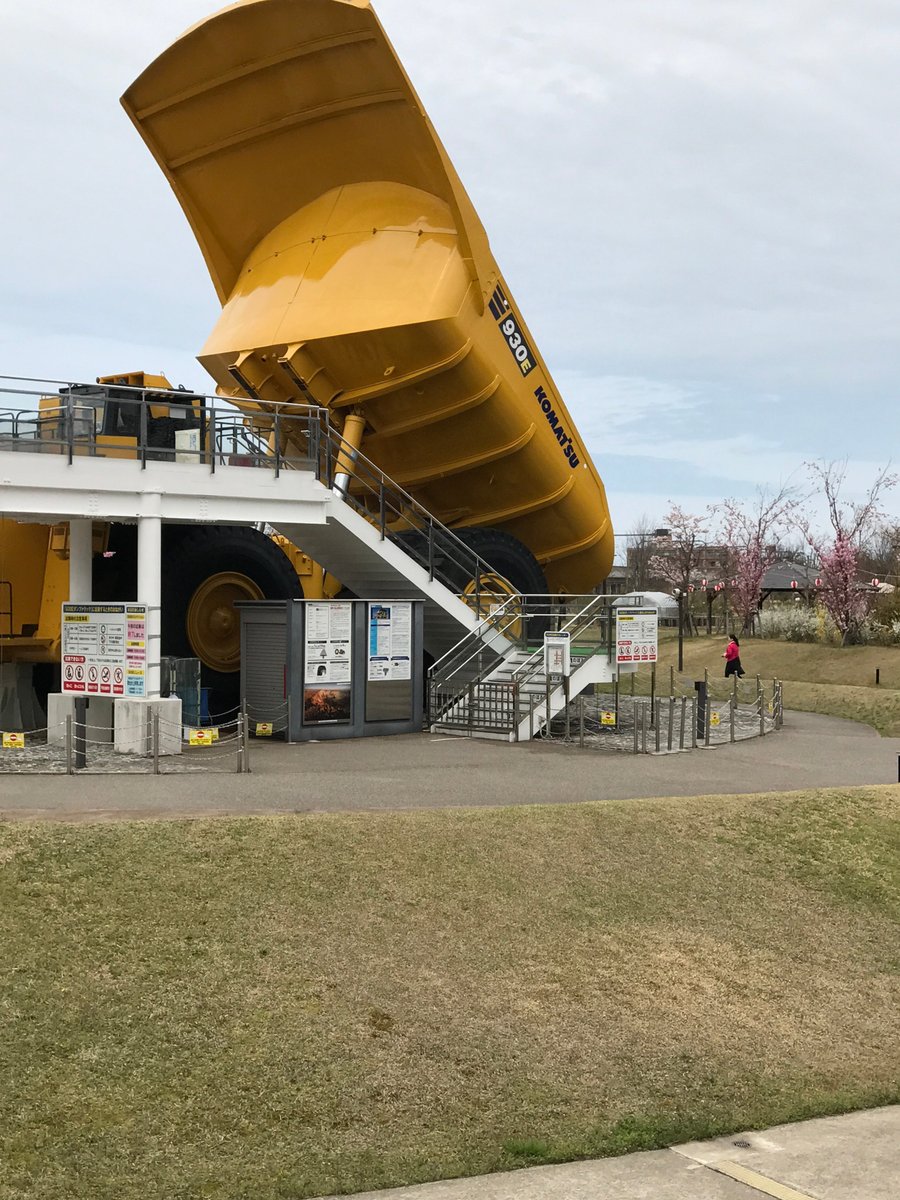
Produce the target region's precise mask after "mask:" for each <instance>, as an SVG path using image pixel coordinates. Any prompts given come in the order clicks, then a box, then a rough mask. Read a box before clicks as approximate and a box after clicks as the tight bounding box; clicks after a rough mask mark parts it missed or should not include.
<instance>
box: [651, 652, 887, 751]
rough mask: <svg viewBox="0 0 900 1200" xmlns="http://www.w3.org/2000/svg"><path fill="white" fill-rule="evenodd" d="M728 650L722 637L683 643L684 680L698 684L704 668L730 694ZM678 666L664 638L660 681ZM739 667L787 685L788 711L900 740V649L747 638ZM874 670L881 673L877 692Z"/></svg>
mask: <svg viewBox="0 0 900 1200" xmlns="http://www.w3.org/2000/svg"><path fill="white" fill-rule="evenodd" d="M724 647H725V638H724V637H721V636H719V637H712V638H708V637H705V636H702V635H701V636H700V637H697V638H686V639H685V641H684V671H685V675H687V676H689V677H690V678H697V679H700V678H702V677H703V671H704V668H706V669H708V670H709V675H710V679H711V680H713V681H715V682H716V687H717V689H718V690H719V691H721V694H722V695H724V694H725V692H726V690H727V686H726V684H725V681H724V679H722V678H721V676H722V675H723V672H724V663H723V660H722V658H721V654H722V650H723V649H724ZM677 661H678V643H677V640H676V639H674V638H672V637H666V638H665V639H664V640H662V641H661V642H660V666H659V670H660V672H661V678H662V679H664V680H667V678H668V669H669V667H670V666H671V665H674V664H676V663H677ZM741 662H742V663H743V665H744V669H745V670H746V671H747V679H748V680H749V679H750V677H751V676H754V675H757V674H759V675H761V676H762V678H763V679H764V680H766V681H768V680H771V679H773V678H776V677H777V678H778V679H781V680H783V681H784V685H785V686H784V701H785V706H786V707H787V708H796V709H800V710H801V711H803V712H818V713H823V714H824V715H826V716H831V717H846V718H847V719H848V720H852V721H862V722H864V723H865V724H867V725H872V726H874V728H875V729H877V730H878V731H879V733H881V734H883V735H885V736H888V737H900V647H893V646H845V647H839V646H820V645H813V644H811V643H805V642H779V641H770V640H768V639H766V638H746V639H744V640H743V642H742V643H741ZM876 668H877V669H878V670H880V672H881V675H880V680H881V682H880V685H879V686H878V687H876V686H875V671H876ZM745 682H746V681H745ZM666 686H668V685H666Z"/></svg>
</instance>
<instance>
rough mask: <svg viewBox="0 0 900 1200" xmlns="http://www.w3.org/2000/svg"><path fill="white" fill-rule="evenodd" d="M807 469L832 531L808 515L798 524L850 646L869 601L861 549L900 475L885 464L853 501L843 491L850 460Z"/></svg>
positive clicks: (837, 623)
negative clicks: (819, 526)
mask: <svg viewBox="0 0 900 1200" xmlns="http://www.w3.org/2000/svg"><path fill="white" fill-rule="evenodd" d="M807 469H808V470H809V473H810V476H811V478H812V480H813V483H814V484H815V486H816V489H817V491H819V492H820V493H821V495H822V497H823V498H824V500H825V507H826V511H827V514H828V521H829V524H830V526H831V532H830V535H825V536H822V535H821V534H820V533H818V532H817V531H816V530H815V529H814V527H813V526H812V524H811V522H810V521H809V520H808V519H804V520H803V521H801V522H799V527H800V529H801V530H802V532H803V535H804V537H805V538H806V540H807V542H808V544H809V546H810V547H811V548H812V550H813V551H815V553H816V555H817V557H818V560H819V575H820V578H821V580H822V584H821V588H820V595H821V597H822V603H823V604H824V605H825V608H826V609H827V611H828V614H829V616H830V617H831V619H832V621H834V624H835V627H836V628H837V630H838V632H839V633H840V635H841V645H843V646H847V645H850V644H851V643H853V642H855V641H856V640H857V637H858V634H859V627H860V624H861V622H862V620H863V617H864V616H865V614H866V607H867V606H866V597H865V593H864V592H863V591H862V590H861V588H860V580H859V556H860V549H861V547H862V543H863V541H864V539H865V538H866V536H867V535H868V534H869V533H870V531H871V529H872V527H873V525H874V524H876V523H877V522H878V521H879V520H882V519H883V517H884V513H883V511H882V508H881V501H882V498H883V496H884V494H885V492H887V491H889V490H890V489H891V488H893V487H894V486H895V485H896V484H897V475H896V474H894V473H893V472H891V471H890V470H889V468H888V467H883V468H882V469H881V470H880V471H879V473H878V475H877V476H876V478H875V480H874V481H873V483H872V484H871V485H870V486H869V489H868V491H867V492H866V493H865V495H864V496H863V498H862V500H859V501H850V500H845V499H844V498H843V496H842V494H841V493H842V490H843V487H844V483H845V480H846V475H847V462H846V460H844V461H843V462H837V463H836V462H828V463H820V462H815V463H808V464H807Z"/></svg>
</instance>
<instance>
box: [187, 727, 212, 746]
mask: <svg viewBox="0 0 900 1200" xmlns="http://www.w3.org/2000/svg"><path fill="white" fill-rule="evenodd" d="M188 743H189V745H191V746H211V745H212V743H213V736H212V730H211V729H191V730H189V731H188Z"/></svg>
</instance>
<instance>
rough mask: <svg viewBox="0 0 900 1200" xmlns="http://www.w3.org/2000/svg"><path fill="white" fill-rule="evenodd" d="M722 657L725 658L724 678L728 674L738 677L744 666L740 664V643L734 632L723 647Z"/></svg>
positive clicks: (742, 672) (741, 673)
mask: <svg viewBox="0 0 900 1200" xmlns="http://www.w3.org/2000/svg"><path fill="white" fill-rule="evenodd" d="M722 657H723V658H724V659H725V678H726V679H727V678H728V676H729V675H737V677H738V679H740V677H741V676H742V675H743V674H744V668H743V667H742V666H741V643H740V642H739V641H738V640H737V638H736V637H735V635H734V634H732V635H731V640H730V641H729V643H728V645H727V646H726V647H725V653H724V654H723V655H722Z"/></svg>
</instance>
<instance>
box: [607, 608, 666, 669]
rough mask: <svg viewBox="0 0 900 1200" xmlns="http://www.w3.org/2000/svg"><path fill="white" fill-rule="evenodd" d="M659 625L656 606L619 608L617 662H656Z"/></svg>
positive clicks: (617, 616) (617, 614) (617, 618)
mask: <svg viewBox="0 0 900 1200" xmlns="http://www.w3.org/2000/svg"><path fill="white" fill-rule="evenodd" d="M658 626H659V610H658V609H656V608H617V609H616V662H617V663H655V662H656V656H657V650H658V633H657V631H658Z"/></svg>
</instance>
